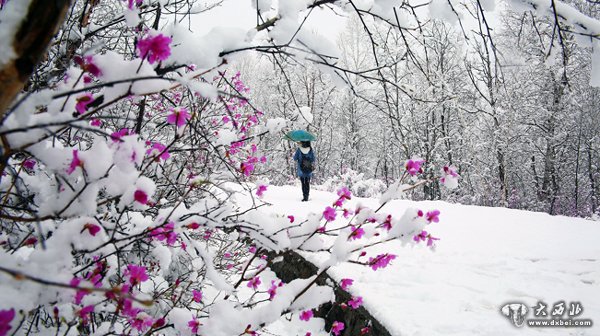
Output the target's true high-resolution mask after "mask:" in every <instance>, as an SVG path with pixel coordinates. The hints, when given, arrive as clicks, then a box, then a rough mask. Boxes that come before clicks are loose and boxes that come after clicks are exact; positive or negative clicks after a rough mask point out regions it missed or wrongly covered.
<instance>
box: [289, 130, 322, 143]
mask: <svg viewBox="0 0 600 336" xmlns="http://www.w3.org/2000/svg"><path fill="white" fill-rule="evenodd" d="M285 136H286V137H288V138H289V139H291V140H293V141H315V140H317V137H315V136H314V135H312V134H311V133H310V132H308V131H305V130H295V131H290V132H287V134H286V135H285Z"/></svg>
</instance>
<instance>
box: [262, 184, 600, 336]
mask: <svg viewBox="0 0 600 336" xmlns="http://www.w3.org/2000/svg"><path fill="white" fill-rule="evenodd" d="M336 197H337V196H336V195H335V194H333V193H328V192H323V191H318V190H313V191H312V192H311V199H310V201H309V202H300V199H301V191H300V187H299V186H297V187H296V186H283V187H277V186H269V188H268V190H267V192H265V194H264V198H263V200H264V201H265V202H268V203H271V204H272V206H271V207H269V209H268V210H267V211H271V212H273V213H278V214H285V215H294V216H296V217H298V218H302V217H305V216H306V215H307V214H308V213H310V212H315V213H318V212H322V211H323V209H324V208H325V207H326V206H327V205H330V204H331V203H332V202H333V201H334V200H335V199H336ZM351 202H354V203H356V202H361V203H362V204H364V205H368V206H371V207H376V206H377V205H378V202H377V200H376V199H360V198H353V199H352V201H351ZM408 206H413V207H417V208H422V209H424V210H430V209H439V210H440V211H441V215H440V223H437V224H433V225H431V226H430V227H428V231H431V232H432V233H434V235H435V236H436V237H437V236H439V237H440V238H441V240H440V241H438V244H437V249H436V250H435V251H431V250H430V249H428V248H426V247H425V245H419V246H417V247H402V246H400V243H399V242H391V243H388V244H386V245H384V246H379V247H377V248H376V249H374V250H372V251H373V252H372V253H369V254H370V255H371V254H373V255H376V254H377V253H381V252H382V251H385V252H391V253H394V254H396V255H398V258H397V259H396V260H394V261H393V262H392V264H391V266H389V267H387V268H385V269H383V270H377V271H373V270H371V269H370V268H368V267H364V266H360V265H356V264H349V263H345V264H342V265H338V266H336V267H335V268H333V269H331V270H330V271H329V273H330V275H332V276H333V277H334V278H336V279H337V280H340V279H341V278H353V279H354V280H355V281H354V284H353V286H352V287H351V288H350V291H351V292H352V294H353V295H355V296H362V297H363V299H364V304H365V307H366V308H367V309H368V310H369V311H370V312H371V313H372V314H373V315H374V316H376V317H377V318H378V319H379V320H380V321H381V322H382V323H383V324H384V325H385V326H386V327H387V328H388V330H389V331H390V332H391V333H392V334H393V335H427V336H434V335H502V336H505V335H600V327H598V326H594V327H592V328H568V329H564V328H533V327H528V326H523V327H521V328H516V327H514V326H513V325H512V324H511V323H510V321H509V320H508V319H507V318H506V317H504V316H503V315H502V314H501V312H500V309H501V307H502V306H503V305H504V304H506V303H512V302H523V303H525V304H526V305H527V306H529V307H530V308H529V309H530V310H529V312H528V315H527V317H526V318H532V317H533V312H532V307H533V306H536V305H537V304H538V302H539V301H541V302H543V303H545V304H547V305H548V315H550V313H551V310H552V306H553V304H554V303H556V302H558V301H565V304H566V308H567V310H568V308H569V304H570V303H571V302H579V303H580V304H581V306H582V307H583V312H582V313H581V314H580V315H579V316H577V318H590V319H592V320H594V319H598V320H597V321H594V322H596V323H600V286H599V285H600V244H599V242H598V240H599V238H600V222H592V221H586V220H583V219H577V218H569V217H561V216H550V215H548V214H544V213H533V212H527V211H519V210H511V209H505V208H487V207H477V206H465V205H457V204H449V203H445V202H410V201H400V200H397V201H393V202H391V203H389V204H387V205H386V206H385V207H384V208H383V209H382V210H381V211H382V212H386V213H390V214H392V215H395V216H399V215H401V214H402V213H403V211H404V209H405V208H406V207H408ZM264 209H265V208H263V210H264ZM567 317H568V314H567V313H566V312H565V315H564V316H563V318H567ZM283 328H287V329H283ZM286 330H287V331H286ZM271 331H272V332H273V333H275V332H279V333H281V334H284V335H304V333H300V329H298V330H294V329H293V328H292V329H290V328H289V325H288V326H286V327H284V326H283V324H280V325H275V326H273V328H272V330H271ZM313 335H314V333H313Z"/></svg>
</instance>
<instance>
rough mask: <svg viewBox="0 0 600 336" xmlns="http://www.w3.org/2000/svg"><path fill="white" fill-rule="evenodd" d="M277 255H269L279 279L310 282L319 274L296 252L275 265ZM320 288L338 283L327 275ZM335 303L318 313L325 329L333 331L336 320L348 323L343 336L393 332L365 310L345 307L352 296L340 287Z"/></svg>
mask: <svg viewBox="0 0 600 336" xmlns="http://www.w3.org/2000/svg"><path fill="white" fill-rule="evenodd" d="M273 257H274V255H271V256H269V258H268V260H269V267H270V268H271V270H272V271H273V272H275V274H276V275H277V277H278V278H279V279H281V280H282V281H283V282H290V281H292V280H294V279H306V278H309V277H311V276H313V275H315V274H317V270H318V269H317V267H316V266H315V265H313V264H312V263H311V262H309V261H308V260H306V259H304V258H303V257H302V256H301V255H299V254H298V253H295V252H291V251H289V252H286V253H285V254H284V255H283V260H281V261H278V262H276V263H273V262H272V260H273ZM316 283H317V285H320V286H326V285H327V284H331V283H335V281H334V280H333V279H332V278H331V277H329V276H328V275H327V274H323V275H321V276H320V277H319V278H318V279H317V282H316ZM334 292H335V302H334V303H326V304H323V305H321V307H319V309H317V310H316V311H315V317H321V318H323V319H325V330H330V329H331V326H332V324H333V322H334V321H340V322H344V325H345V328H344V330H343V331H342V332H341V333H340V335H342V336H357V335H372V336H374V335H377V336H391V334H390V332H389V331H388V330H387V329H386V328H385V327H384V326H383V325H382V324H381V323H379V321H377V320H376V319H375V318H374V317H373V316H372V315H371V313H369V311H368V310H366V309H365V308H364V307H362V306H361V307H359V308H358V309H352V308H350V307H347V308H345V309H344V308H342V305H341V304H342V303H346V302H348V300H350V299H351V298H352V295H350V293H348V292H346V291H344V290H342V289H341V288H340V287H338V286H336V287H335V288H334ZM367 326H368V327H369V329H370V330H369V332H368V333H365V334H361V329H363V328H364V327H367Z"/></svg>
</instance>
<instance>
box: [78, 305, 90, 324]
mask: <svg viewBox="0 0 600 336" xmlns="http://www.w3.org/2000/svg"><path fill="white" fill-rule="evenodd" d="M93 311H94V305H89V306H85V307H83V308H81V310H80V311H79V312H77V315H79V317H80V318H81V319H82V320H84V321H87V319H88V318H89V315H90V314H91V313H92V312H93Z"/></svg>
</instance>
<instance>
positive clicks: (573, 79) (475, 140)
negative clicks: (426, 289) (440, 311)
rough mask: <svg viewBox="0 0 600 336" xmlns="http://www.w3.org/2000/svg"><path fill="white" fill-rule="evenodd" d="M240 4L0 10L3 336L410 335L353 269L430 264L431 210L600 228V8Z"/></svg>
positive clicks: (30, 4) (32, 1)
mask: <svg viewBox="0 0 600 336" xmlns="http://www.w3.org/2000/svg"><path fill="white" fill-rule="evenodd" d="M229 1H231V0H229ZM236 1H238V0H236ZM239 1H241V0H239ZM245 1H246V0H245ZM226 3H227V1H216V0H215V1H204V0H126V1H125V0H76V1H68V0H57V1H50V2H48V1H45V0H0V141H1V149H2V154H1V157H0V158H1V160H0V170H1V171H2V175H1V177H0V204H1V208H0V225H1V231H0V336H4V335H30V334H57V335H58V334H64V335H77V334H86V335H87V334H97V335H108V334H118V335H121V334H131V335H137V334H140V335H142V334H144V335H150V334H165V335H176V334H182V335H193V334H199V335H211V336H214V335H217V336H218V335H243V334H249V335H256V334H261V333H263V332H265V330H266V329H265V328H269V326H270V325H284V327H282V330H288V332H289V330H290V329H288V328H291V327H289V325H293V326H296V325H300V326H301V328H300V329H301V330H303V332H302V335H327V334H335V335H340V334H341V335H358V334H361V335H389V334H396V333H394V331H391V332H389V331H388V330H386V328H388V329H390V328H391V327H390V325H389V324H388V325H384V326H382V324H380V323H379V322H378V321H377V316H375V315H378V314H377V313H378V311H377V309H373V306H369V305H370V303H369V302H370V301H369V300H373V298H368V297H365V299H364V300H365V302H366V306H368V307H367V308H369V309H366V308H365V307H363V297H362V296H359V295H358V294H360V293H362V292H356V291H354V289H352V288H353V287H352V286H353V285H352V284H353V282H354V283H355V285H354V286H355V287H356V288H360V281H361V279H367V278H368V277H357V278H355V279H351V278H349V277H348V276H346V275H344V272H339V269H338V268H336V267H347V268H344V269H345V270H348V272H349V273H351V272H350V270H351V269H352V267H356V266H361V267H363V268H365V269H367V270H372V271H377V272H380V271H381V269H383V268H387V267H388V266H389V265H391V263H392V262H393V261H394V260H396V261H397V262H400V261H398V260H397V259H402V258H401V257H399V253H402V252H397V251H398V250H397V249H398V248H400V247H399V246H401V247H404V246H406V245H410V246H415V247H416V248H417V247H430V248H435V247H436V241H438V240H440V237H438V235H437V234H436V233H433V232H431V231H430V229H429V225H430V224H436V225H437V223H438V222H440V216H441V218H442V222H443V218H444V217H443V216H444V211H447V213H449V214H453V213H456V212H457V210H456V209H459V208H457V207H458V206H456V207H455V205H451V204H446V203H443V202H419V201H424V200H428V201H437V200H444V201H448V202H451V203H460V204H467V205H478V206H490V207H506V208H515V209H523V210H529V211H538V212H545V213H548V214H551V215H565V216H571V217H584V218H587V219H592V220H597V219H598V216H599V215H600V113H599V108H600V98H598V95H597V94H598V92H599V91H598V90H599V89H598V87H599V86H600V21H599V20H600V3H598V2H597V1H595V0H577V1H558V0H550V1H542V0H510V1H506V2H505V1H499V0H498V1H494V0H475V1H471V0H447V1H445V0H432V1H395V0H314V1H313V0H294V1H291V0H279V1H271V0H256V1H254V0H253V1H250V0H247V1H246V2H245V3H244V6H241V5H240V7H239V8H237V9H234V10H232V11H230V12H229V13H227V14H226V15H225V16H223V17H221V18H220V19H217V20H216V21H218V23H217V24H215V26H214V27H212V28H213V29H209V28H207V27H202V25H203V21H202V18H203V17H208V16H210V15H211V13H213V12H214V11H217V10H218V9H219V7H220V6H224V5H226ZM248 5H249V6H248ZM242 10H245V11H249V12H250V16H252V17H253V18H255V20H256V22H255V23H252V24H251V25H249V26H248V27H244V28H240V27H239V22H235V21H236V15H238V14H239V13H236V11H242ZM317 13H318V15H323V13H326V14H327V15H330V18H331V20H332V21H335V22H337V23H338V24H339V23H340V22H342V25H343V24H345V26H344V28H343V29H342V30H341V33H340V35H339V36H335V34H332V33H331V32H327V28H326V27H325V26H324V25H325V24H324V23H323V21H321V23H320V25H322V26H321V27H319V24H317V25H314V24H312V25H309V24H308V23H307V22H308V21H309V20H310V18H311V16H313V15H317ZM213 19H214V18H213ZM234 23H235V24H234ZM236 24H237V25H236ZM199 27H202V28H201V29H199ZM199 31H202V33H199ZM293 129H307V130H309V131H311V132H312V133H314V134H315V135H316V136H317V141H316V142H314V143H313V146H314V148H315V150H316V152H317V164H316V171H315V175H314V178H313V181H312V184H313V192H312V194H311V195H314V196H313V198H314V199H313V201H314V202H313V203H312V204H310V207H311V208H310V209H309V208H302V207H300V206H298V205H297V204H296V203H295V202H291V203H289V202H288V201H290V200H289V199H287V198H288V197H291V198H293V197H297V198H298V201H299V200H300V191H299V187H294V188H291V187H289V185H294V184H297V178H296V177H295V163H294V161H293V160H292V155H293V153H294V151H295V144H294V143H291V142H290V141H288V140H286V139H285V138H284V134H285V132H287V131H290V130H293ZM457 185H458V187H457ZM295 190H297V195H296V194H294V195H291V194H292V193H294V192H295ZM269 193H271V194H269ZM398 199H400V200H403V201H398ZM412 201H417V202H412ZM286 202H288V203H286ZM309 203H310V202H309ZM440 209H441V211H440ZM460 209H462V208H460ZM468 209H470V210H469V214H470V215H467V214H464V219H465V222H467V224H469V223H472V222H470V221H473V220H474V219H479V218H487V222H489V223H496V224H498V226H502V225H506V226H505V228H511V230H512V228H513V227H512V226H510V225H512V224H514V223H512V224H511V220H515V221H516V220H517V219H518V218H521V217H511V215H510V214H512V213H511V212H502V211H501V212H496V213H499V214H502V215H500V216H499V217H497V218H492V216H490V215H489V214H491V213H492V210H482V209H483V208H481V209H479V208H475V207H469V208H468ZM474 209H477V210H474ZM499 210H505V209H499ZM486 211H490V212H486ZM538 215H539V214H528V215H527V216H530V218H535V219H536V221H537V222H542V221H544V220H547V219H546V217H543V218H542V217H539V216H538ZM503 216H505V217H503ZM523 216H525V215H523ZM536 216H538V217H536ZM450 217H451V215H450ZM522 218H525V217H522ZM528 218H529V217H528ZM540 218H542V219H543V220H542V219H540ZM504 220H506V223H504V222H502V221H504ZM560 220H561V219H560V218H559V219H556V220H555V219H552V220H551V221H550V222H551V223H552V224H549V226H551V227H555V228H558V227H561V225H563V223H562V222H560ZM571 220H572V221H573V223H585V224H577V225H590V224H589V223H591V222H590V221H584V220H579V219H571ZM548 221H549V220H548ZM451 222H452V221H451ZM459 222H462V221H459V220H457V219H454V222H453V223H455V224H456V225H457V226H456V227H458V228H459V229H458V231H460V230H462V229H461V226H460V225H461V224H460V223H459ZM537 222H536V223H537ZM515 223H516V222H515ZM463 224H464V223H463ZM479 224H480V223H479ZM594 224H595V223H594ZM436 225H434V227H435V226H436ZM573 225H575V224H573ZM425 228H427V231H425ZM586 228H587V229H586V230H588V231H585V230H575V229H573V230H564V231H568V232H566V233H565V235H567V234H569V233H573V232H576V231H577V232H578V233H581V234H584V235H588V233H590V232H592V229H591V226H586ZM463 229H465V228H464V227H463ZM471 229H472V228H468V226H467V227H466V229H465V230H466V232H475V231H470V230H471ZM514 230H515V231H517V230H523V231H522V232H529V234H531V235H535V233H533V232H534V231H535V230H531V227H527V228H525V227H523V228H522V227H518V228H514ZM526 230H530V231H526ZM434 231H435V229H434ZM442 231H443V230H442ZM552 232H554V231H552ZM496 233H497V232H496ZM478 234H479V235H480V236H478V237H484V238H485V237H487V233H485V232H483V233H481V232H480V233H478ZM518 235H519V232H514V236H507V237H504V238H503V239H506V241H504V240H501V239H500V238H498V240H497V241H494V243H497V244H499V246H500V248H507V249H508V247H509V246H512V245H511V244H512V243H518V244H520V243H522V242H521V241H520V240H518V239H517V238H518ZM498 236H502V235H501V234H500V235H498ZM588 236H590V237H591V236H593V234H591V233H590V234H589V235H588ZM462 237H463V239H472V237H470V236H469V235H468V234H464V235H462ZM494 237H497V236H494ZM502 237H503V236H502ZM515 237H516V238H515ZM565 237H566V236H565ZM442 239H443V238H442ZM565 239H566V238H565ZM473 240H475V239H473ZM483 240H484V239H483ZM457 241H458V240H455V241H454V245H453V243H452V242H450V243H449V246H458V245H460V246H461V248H463V246H465V245H467V244H466V243H465V244H456V242H457ZM397 242H400V243H401V244H400V245H398V246H395V245H392V244H393V243H397ZM505 242H510V243H511V244H508V243H507V244H504V243H505ZM578 242H580V243H581V244H580V245H578V248H580V249H586V248H588V247H589V246H591V245H590V243H589V242H587V241H586V242H583V240H578ZM471 243H472V244H473V246H476V247H477V246H479V245H477V244H480V242H478V241H475V242H471V241H469V244H471ZM490 244H491V243H490ZM540 244H541V245H540V246H545V245H544V244H543V243H540ZM469 246H471V245H469ZM468 249H469V247H465V251H467V250H468ZM483 250H485V248H484V247H481V246H480V250H475V251H476V252H474V253H472V254H474V255H477V254H479V253H480V252H482V251H483ZM533 250H535V249H533ZM575 250H576V249H575ZM524 251H528V250H527V249H522V250H520V252H524ZM545 251H546V250H545ZM587 252H588V250H585V251H583V252H581V254H582V255H583V257H578V259H576V261H575V262H570V265H573V267H581V268H582V269H584V270H585V272H579V271H578V273H576V274H588V273H590V272H588V268H589V267H588V266H587V265H588V264H585V262H593V263H596V262H597V261H596V259H589V258H587V255H586V253H587ZM507 253H508V254H510V253H511V252H510V251H508V252H507ZM514 253H516V252H514ZM524 253H525V252H524ZM544 253H545V252H543V253H542V254H544ZM403 255H404V256H411V255H412V256H413V258H412V259H410V258H408V259H409V260H408V261H406V259H404V260H403V261H402V263H403V264H402V265H404V266H407V265H410V262H411V260H412V261H415V260H417V261H419V262H418V264H421V263H422V264H426V261H425V262H421V261H420V260H421V259H419V258H421V256H420V255H413V254H411V252H406V254H403ZM482 255H484V254H482ZM462 257H464V256H462ZM462 257H460V254H459V258H462ZM434 258H435V257H432V259H434ZM555 259H556V258H554V259H552V262H554V261H556V260H555ZM515 260H517V261H516V262H515V263H514V264H515V265H516V264H518V262H520V261H518V260H519V259H518V256H516V254H515ZM531 260H536V262H537V260H538V259H537V258H533V259H531ZM513 261H514V260H513ZM584 261H585V262H584ZM532 262H533V261H532ZM445 263H446V262H443V263H442V264H445ZM500 264H501V262H500ZM340 265H341V266H340ZM511 265H513V264H512V263H511ZM561 265H562V264H561ZM563 266H564V265H563ZM419 267H421V266H420V265H419ZM423 267H426V266H423ZM436 267H442V266H440V265H438V266H436ZM481 267H483V266H481ZM516 269H519V267H517V268H516ZM574 272H575V271H574ZM450 273H451V272H450ZM596 273H597V272H596ZM596 273H593V272H591V274H592V275H591V276H592V277H593V276H595V275H594V274H596ZM340 274H342V275H341V276H340ZM432 274H436V273H432ZM586 276H587V275H586ZM494 277H496V275H494ZM469 279H471V278H469ZM595 281H596V280H593V279H592V280H589V279H588V278H586V279H583V280H581V281H579V279H577V281H576V283H577V284H581V283H584V284H594V283H595ZM461 282H462V280H461ZM484 282H485V281H484ZM442 286H443V284H440V286H438V288H443V287H442ZM586 288H587V287H586ZM443 292H448V291H443ZM442 295H443V294H442ZM483 305H484V306H485V307H487V308H486V309H488V310H489V304H488V303H487V302H486V303H484V304H483ZM597 307H598V306H593V307H591V308H588V309H589V311H600V308H597ZM461 311H463V310H462V309H461ZM353 314H354V315H353ZM299 321H300V324H293V323H298V322H299ZM357 321H358V322H357ZM292 322H293V323H292ZM286 323H289V325H288V324H286ZM384 324H385V323H384ZM399 328H400V329H401V330H405V329H402V328H406V324H404V325H402V326H400V327H399ZM308 330H310V331H308ZM390 330H395V329H394V328H391V329H390ZM304 331H306V333H304ZM281 333H282V334H285V332H284V331H281Z"/></svg>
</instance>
